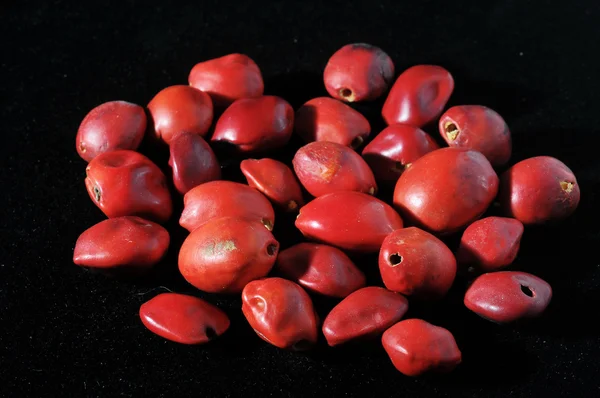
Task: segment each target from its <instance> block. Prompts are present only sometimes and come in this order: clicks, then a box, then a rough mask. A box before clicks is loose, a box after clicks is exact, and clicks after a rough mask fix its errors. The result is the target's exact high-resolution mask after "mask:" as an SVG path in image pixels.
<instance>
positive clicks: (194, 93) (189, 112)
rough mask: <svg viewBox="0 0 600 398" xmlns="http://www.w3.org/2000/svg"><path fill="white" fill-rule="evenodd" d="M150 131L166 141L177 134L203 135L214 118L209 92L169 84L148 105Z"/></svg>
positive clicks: (169, 140) (168, 141)
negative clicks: (150, 121) (150, 118)
mask: <svg viewBox="0 0 600 398" xmlns="http://www.w3.org/2000/svg"><path fill="white" fill-rule="evenodd" d="M148 110H149V111H150V115H151V116H152V122H153V131H154V134H155V136H156V137H157V138H159V139H161V140H163V141H164V142H166V143H167V144H169V143H171V140H172V139H173V138H174V137H175V136H176V135H177V134H180V133H192V134H198V135H201V136H205V135H206V133H208V129H209V128H210V125H211V123H212V120H213V104H212V101H211V99H210V97H209V96H208V94H206V93H204V92H202V91H200V90H197V89H195V88H193V87H190V86H170V87H167V88H165V89H163V90H162V91H160V92H159V93H158V94H156V95H155V96H154V98H152V100H151V101H150V103H149V104H148Z"/></svg>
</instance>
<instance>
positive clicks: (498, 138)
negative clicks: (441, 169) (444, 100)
mask: <svg viewBox="0 0 600 398" xmlns="http://www.w3.org/2000/svg"><path fill="white" fill-rule="evenodd" d="M438 127H439V130H440V135H441V136H442V138H443V139H444V140H445V141H446V142H447V143H448V145H449V146H452V147H457V148H467V149H474V150H476V151H479V152H481V153H483V155H484V156H485V157H486V158H487V159H488V160H489V161H490V163H491V164H492V166H494V167H496V166H502V165H504V164H506V163H507V162H508V160H509V159H510V155H511V153H512V140H511V137H510V130H509V129H508V126H507V125H506V122H505V121H504V119H502V116H500V115H499V114H498V113H497V112H495V111H494V110H492V109H490V108H488V107H485V106H482V105H462V106H454V107H452V108H450V109H448V110H447V111H446V112H445V113H444V114H443V115H442V117H441V118H440V121H439V123H438Z"/></svg>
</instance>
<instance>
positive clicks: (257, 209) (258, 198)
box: [179, 181, 275, 232]
mask: <svg viewBox="0 0 600 398" xmlns="http://www.w3.org/2000/svg"><path fill="white" fill-rule="evenodd" d="M183 205H184V208H183V212H182V213H181V218H180V219H179V224H180V225H181V226H182V227H183V228H185V229H187V230H188V231H190V232H191V231H193V230H194V229H196V228H198V227H200V226H201V225H202V224H204V223H205V222H207V221H209V220H211V219H213V218H220V217H227V216H228V217H243V218H247V219H249V220H254V221H260V222H261V223H262V224H263V225H264V226H265V227H266V228H267V229H268V230H269V231H270V230H272V229H273V225H274V224H275V212H274V211H273V206H271V203H270V202H269V200H268V199H267V198H266V197H265V196H264V195H262V194H261V193H260V192H258V191H257V190H256V189H254V188H250V187H249V186H247V185H244V184H239V183H237V182H231V181H211V182H207V183H205V184H202V185H198V186H197V187H195V188H192V189H191V190H190V191H189V192H188V193H186V194H185V196H184V197H183Z"/></svg>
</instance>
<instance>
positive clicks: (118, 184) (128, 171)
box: [85, 150, 173, 222]
mask: <svg viewBox="0 0 600 398" xmlns="http://www.w3.org/2000/svg"><path fill="white" fill-rule="evenodd" d="M85 171H86V174H87V177H86V179H85V186H86V188H87V191H88V194H89V195H90V198H91V199H92V200H93V201H94V203H95V204H96V206H98V207H99V208H100V210H102V212H103V213H104V214H106V216H107V217H110V218H113V217H121V216H139V217H142V218H146V219H149V220H154V221H158V222H165V221H167V220H168V219H169V218H170V217H171V212H172V210H173V209H172V203H171V194H170V193H169V190H168V189H167V183H166V178H165V175H164V174H163V173H162V171H160V169H159V168H158V167H157V166H156V165H155V164H154V163H152V161H151V160H150V159H148V158H147V157H145V156H144V155H142V154H139V153H137V152H134V151H128V150H118V151H112V152H105V153H103V154H100V155H98V156H96V157H95V158H94V159H93V160H92V161H91V162H90V163H89V164H88V166H87V168H86V169H85Z"/></svg>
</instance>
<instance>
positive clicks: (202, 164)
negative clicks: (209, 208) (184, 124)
mask: <svg viewBox="0 0 600 398" xmlns="http://www.w3.org/2000/svg"><path fill="white" fill-rule="evenodd" d="M169 150H170V153H171V157H170V158H169V166H171V168H172V169H173V183H174V184H175V188H177V191H179V193H181V194H182V195H184V194H186V193H187V192H188V191H189V190H190V189H192V188H194V187H196V186H198V185H200V184H204V183H205V182H209V181H213V180H219V179H220V178H221V166H219V161H218V160H217V157H216V156H215V154H214V152H213V151H212V149H211V148H210V146H209V145H208V143H207V142H206V141H204V139H203V138H202V137H200V136H199V135H197V134H190V133H181V134H178V135H177V136H176V137H175V138H173V139H172V140H171V145H170V146H169Z"/></svg>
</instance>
